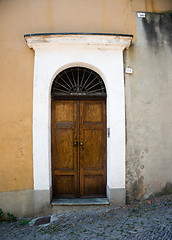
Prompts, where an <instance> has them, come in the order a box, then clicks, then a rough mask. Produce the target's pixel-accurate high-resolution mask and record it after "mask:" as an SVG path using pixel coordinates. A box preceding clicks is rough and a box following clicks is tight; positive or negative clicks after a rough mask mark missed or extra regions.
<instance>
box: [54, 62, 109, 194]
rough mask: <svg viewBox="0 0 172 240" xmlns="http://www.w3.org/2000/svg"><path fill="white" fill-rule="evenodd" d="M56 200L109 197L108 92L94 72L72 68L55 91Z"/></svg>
mask: <svg viewBox="0 0 172 240" xmlns="http://www.w3.org/2000/svg"><path fill="white" fill-rule="evenodd" d="M51 99H52V102H51V114H52V118H51V119H52V120H51V149H52V182H53V197H54V198H58V197H59V198H76V197H80V198H88V197H104V196H106V182H107V179H106V178H107V177H106V175H107V173H106V172H107V170H106V169H107V160H106V158H107V156H106V149H107V147H106V88H105V85H104V82H103V80H102V78H101V77H100V76H99V75H98V74H97V73H96V72H95V71H93V70H90V69H88V68H84V67H71V68H68V69H65V70H63V71H62V72H61V73H59V74H58V75H57V76H56V78H55V79H54V81H53V84H52V90H51Z"/></svg>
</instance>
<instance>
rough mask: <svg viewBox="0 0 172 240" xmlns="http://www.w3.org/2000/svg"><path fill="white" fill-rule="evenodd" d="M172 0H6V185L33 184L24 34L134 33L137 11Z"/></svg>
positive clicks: (2, 99) (164, 6)
mask: <svg viewBox="0 0 172 240" xmlns="http://www.w3.org/2000/svg"><path fill="white" fill-rule="evenodd" d="M170 8H172V7H171V0H166V1H160V0H157V1H151V0H150V1H148V0H147V1H141V0H134V1H130V0H87V1H86V0H34V1H31V0H25V1H23V0H1V1H0V32H1V34H0V73H1V76H0V77H1V85H0V109H1V117H0V191H2V192H5V191H15V190H22V189H30V188H33V167H32V164H33V162H32V104H33V101H32V97H33V94H32V92H33V70H34V52H33V50H30V49H29V48H28V46H27V45H26V43H25V41H24V37H23V36H24V34H27V33H45V32H104V33H122V34H133V35H134V36H135V37H136V23H135V11H137V10H139V11H150V12H151V11H154V12H161V11H168V10H170Z"/></svg>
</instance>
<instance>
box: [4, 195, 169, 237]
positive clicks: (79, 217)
mask: <svg viewBox="0 0 172 240" xmlns="http://www.w3.org/2000/svg"><path fill="white" fill-rule="evenodd" d="M30 220H31V222H30V224H26V225H25V226H22V225H21V223H23V222H25V221H26V220H25V219H20V220H18V221H17V222H13V223H7V222H5V223H3V222H0V239H1V240H8V239H10V240H11V239H17V240H18V239H41V240H43V239H47V240H48V239H78V240H81V239H136V240H138V239H156V240H158V239H163V240H165V239H168V240H171V239H172V195H168V196H164V197H159V198H156V199H153V200H145V201H142V202H139V203H133V204H131V205H129V206H125V207H123V208H122V207H121V208H111V207H109V208H108V209H101V210H92V211H90V210H87V211H82V212H72V213H60V214H58V215H52V216H48V217H45V218H37V219H30Z"/></svg>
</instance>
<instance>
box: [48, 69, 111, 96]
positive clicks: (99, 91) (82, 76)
mask: <svg viewBox="0 0 172 240" xmlns="http://www.w3.org/2000/svg"><path fill="white" fill-rule="evenodd" d="M51 96H52V99H55V98H58V97H63V96H71V97H72V96H106V88H105V85H104V82H103V80H102V78H101V77H100V76H99V75H98V74H97V73H96V72H95V71H93V70H91V69H88V68H84V67H71V68H68V69H65V70H63V71H62V72H60V73H59V74H58V75H57V76H56V78H55V79H54V82H53V84H52V89H51Z"/></svg>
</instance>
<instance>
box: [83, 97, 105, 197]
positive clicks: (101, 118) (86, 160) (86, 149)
mask: <svg viewBox="0 0 172 240" xmlns="http://www.w3.org/2000/svg"><path fill="white" fill-rule="evenodd" d="M105 113H106V110H105V100H97V101H88V100H83V101H81V102H80V144H83V145H80V196H81V197H89V196H95V197H98V196H105V192H106V123H105Z"/></svg>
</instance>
